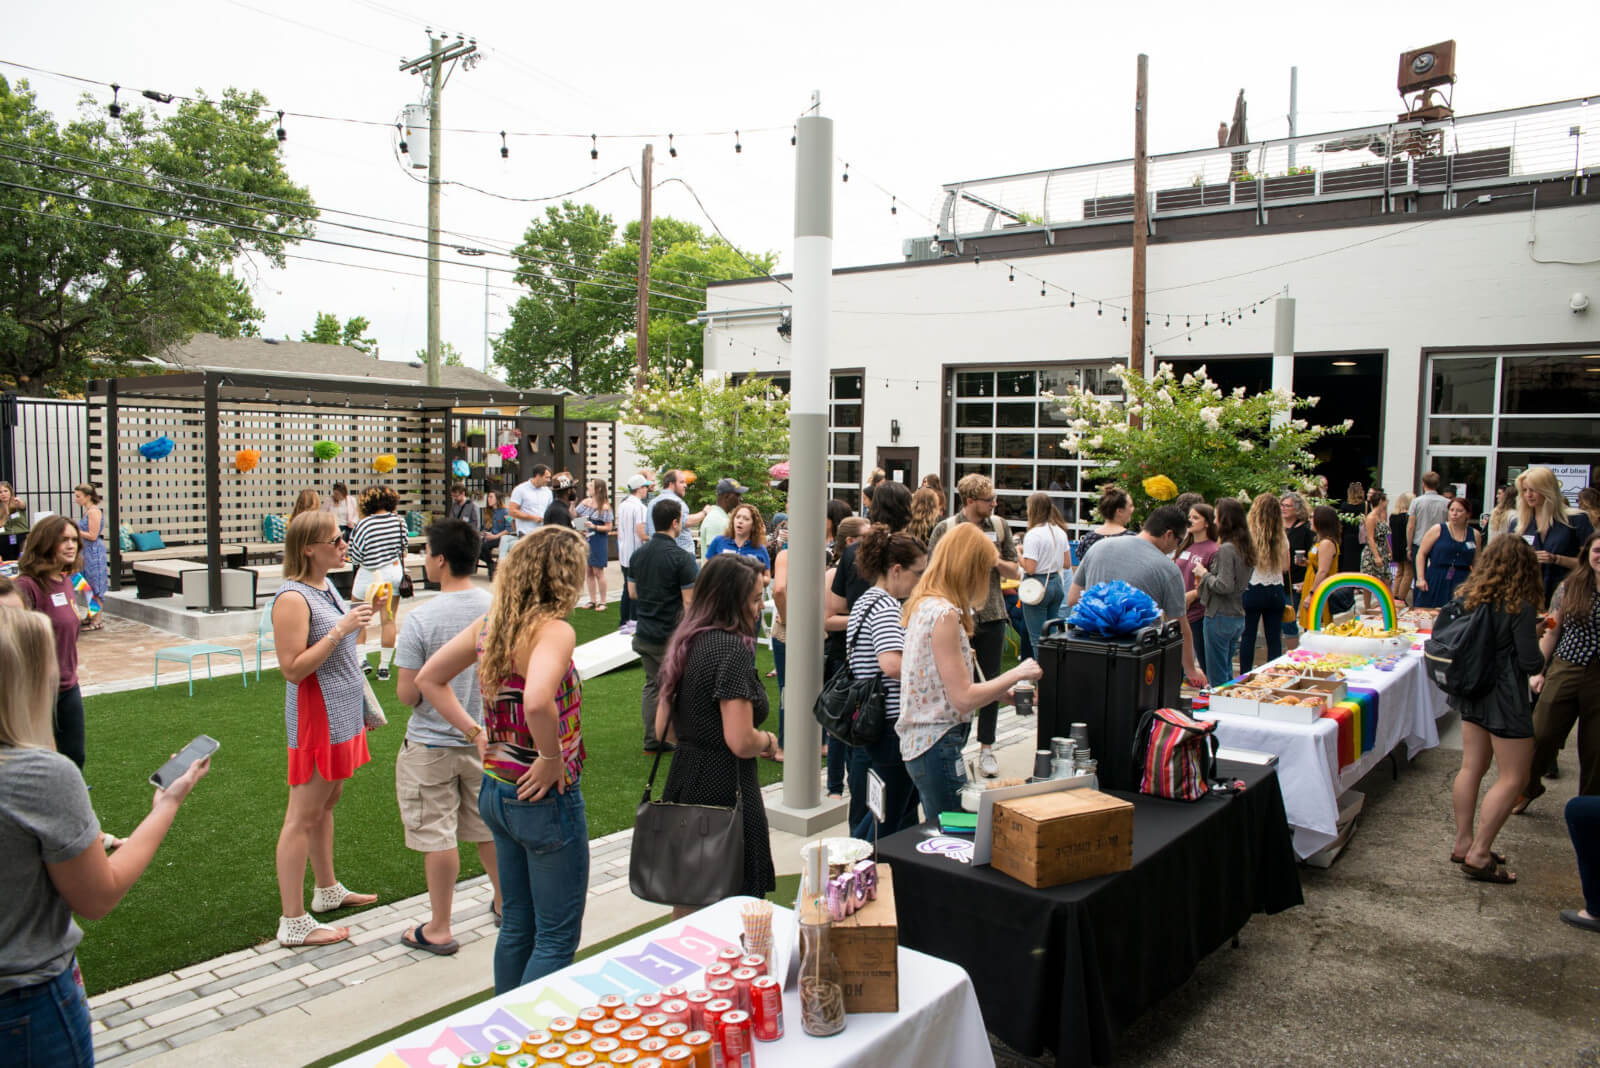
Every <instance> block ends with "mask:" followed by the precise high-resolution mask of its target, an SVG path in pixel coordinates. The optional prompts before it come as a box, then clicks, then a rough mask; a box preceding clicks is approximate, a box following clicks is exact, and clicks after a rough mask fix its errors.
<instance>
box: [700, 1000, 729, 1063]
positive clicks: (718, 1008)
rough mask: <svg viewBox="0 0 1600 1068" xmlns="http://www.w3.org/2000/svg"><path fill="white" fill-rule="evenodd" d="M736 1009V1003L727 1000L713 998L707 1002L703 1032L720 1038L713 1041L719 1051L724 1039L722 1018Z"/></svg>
mask: <svg viewBox="0 0 1600 1068" xmlns="http://www.w3.org/2000/svg"><path fill="white" fill-rule="evenodd" d="M735 1008H736V1006H735V1005H734V1003H733V1002H731V1001H729V1000H728V999H727V998H712V999H711V1000H710V1001H708V1002H706V1009H705V1021H706V1025H705V1027H703V1028H701V1030H703V1031H707V1032H710V1033H711V1034H712V1035H716V1036H718V1037H716V1038H713V1039H712V1040H711V1044H712V1046H713V1047H715V1048H716V1049H717V1050H719V1051H720V1050H721V1049H722V1039H721V1037H720V1036H721V1035H722V1017H723V1016H724V1015H725V1014H727V1013H730V1012H733V1011H734V1010H735ZM719 1068H725V1065H724V1066H719Z"/></svg>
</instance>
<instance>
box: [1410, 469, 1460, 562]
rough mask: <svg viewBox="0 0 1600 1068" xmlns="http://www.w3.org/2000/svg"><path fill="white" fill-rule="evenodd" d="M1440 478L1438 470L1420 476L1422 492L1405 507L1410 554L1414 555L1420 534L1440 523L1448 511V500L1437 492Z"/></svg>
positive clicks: (1419, 540) (1420, 537) (1420, 541)
mask: <svg viewBox="0 0 1600 1068" xmlns="http://www.w3.org/2000/svg"><path fill="white" fill-rule="evenodd" d="M1440 482H1441V479H1440V478H1439V472H1437V471H1428V472H1426V473H1424V474H1423V476H1422V493H1421V494H1420V495H1418V496H1417V497H1415V498H1413V499H1412V501H1411V507H1410V508H1408V509H1407V511H1408V512H1409V513H1410V515H1411V518H1410V520H1409V523H1408V526H1409V529H1408V531H1407V533H1406V540H1407V541H1409V542H1411V551H1410V553H1409V555H1410V556H1413V557H1414V556H1416V551H1417V546H1419V545H1421V544H1422V536H1423V535H1424V534H1426V533H1427V532H1428V531H1430V530H1432V529H1433V528H1434V527H1436V526H1438V525H1439V524H1440V523H1443V522H1444V517H1445V516H1446V515H1448V514H1449V512H1450V502H1449V501H1447V500H1445V499H1444V497H1443V496H1442V495H1441V494H1440V493H1439V485H1440Z"/></svg>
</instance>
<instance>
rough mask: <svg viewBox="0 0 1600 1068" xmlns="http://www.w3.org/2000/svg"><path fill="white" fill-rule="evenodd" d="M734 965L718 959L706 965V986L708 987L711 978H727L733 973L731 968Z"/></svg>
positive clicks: (734, 965)
mask: <svg viewBox="0 0 1600 1068" xmlns="http://www.w3.org/2000/svg"><path fill="white" fill-rule="evenodd" d="M735 967H736V964H729V963H728V962H727V961H720V960H719V961H717V963H715V964H711V965H707V967H706V988H707V989H710V986H711V980H713V979H726V978H728V976H730V975H732V974H733V969H734V968H735Z"/></svg>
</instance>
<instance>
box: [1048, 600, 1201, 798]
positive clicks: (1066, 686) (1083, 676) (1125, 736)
mask: <svg viewBox="0 0 1600 1068" xmlns="http://www.w3.org/2000/svg"><path fill="white" fill-rule="evenodd" d="M1034 652H1035V656H1036V657H1037V659H1038V661H1039V666H1040V667H1041V668H1042V669H1043V670H1044V676H1043V677H1042V678H1041V679H1040V680H1039V703H1038V717H1039V740H1038V748H1040V749H1048V748H1050V739H1051V738H1053V737H1057V736H1061V737H1065V736H1066V735H1067V734H1068V733H1069V732H1070V731H1071V729H1072V724H1074V723H1086V724H1088V727H1089V748H1090V751H1091V753H1092V754H1093V756H1094V759H1095V760H1096V761H1098V762H1099V767H1098V769H1097V773H1098V775H1099V779H1100V788H1101V789H1102V790H1137V789H1138V788H1139V784H1138V782H1137V781H1136V778H1135V773H1134V768H1133V732H1134V728H1136V727H1137V726H1138V724H1139V718H1140V717H1141V716H1143V715H1144V713H1146V712H1148V711H1150V710H1151V709H1153V708H1173V707H1176V706H1177V701H1178V687H1179V686H1180V685H1181V683H1182V681H1183V631H1182V630H1181V629H1180V628H1179V625H1178V624H1177V622H1175V621H1174V622H1171V623H1167V624H1165V625H1160V626H1152V627H1145V628H1144V629H1142V630H1139V631H1137V632H1136V633H1134V634H1131V635H1128V636H1127V637H1125V638H1102V637H1100V636H1098V635H1092V634H1089V633H1087V632H1084V631H1080V630H1076V629H1074V628H1072V627H1069V626H1066V624H1065V621H1064V620H1059V619H1056V620H1051V621H1050V622H1049V623H1048V624H1046V626H1045V629H1044V631H1043V632H1042V633H1041V635H1040V638H1039V646H1038V648H1037V649H1036V650H1035V651H1034Z"/></svg>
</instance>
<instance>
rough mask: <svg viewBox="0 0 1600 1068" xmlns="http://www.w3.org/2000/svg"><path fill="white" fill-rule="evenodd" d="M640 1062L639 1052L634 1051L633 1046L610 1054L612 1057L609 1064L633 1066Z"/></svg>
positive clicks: (624, 1047)
mask: <svg viewBox="0 0 1600 1068" xmlns="http://www.w3.org/2000/svg"><path fill="white" fill-rule="evenodd" d="M638 1060H639V1051H638V1050H636V1049H634V1048H633V1047H631V1046H623V1047H622V1048H621V1049H619V1050H613V1051H612V1052H611V1054H610V1057H609V1062H610V1063H611V1064H627V1065H632V1064H635V1063H637V1062H638Z"/></svg>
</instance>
